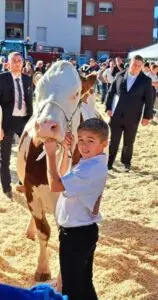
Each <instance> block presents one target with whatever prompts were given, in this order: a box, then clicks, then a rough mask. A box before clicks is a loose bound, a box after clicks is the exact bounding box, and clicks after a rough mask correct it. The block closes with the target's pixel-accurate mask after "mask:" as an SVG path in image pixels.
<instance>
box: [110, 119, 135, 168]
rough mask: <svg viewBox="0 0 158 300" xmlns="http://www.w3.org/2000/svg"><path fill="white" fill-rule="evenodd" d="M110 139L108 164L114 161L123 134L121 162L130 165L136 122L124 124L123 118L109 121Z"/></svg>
mask: <svg viewBox="0 0 158 300" xmlns="http://www.w3.org/2000/svg"><path fill="white" fill-rule="evenodd" d="M109 125H110V129H111V140H110V145H109V161H108V166H109V167H111V166H112V165H113V163H114V161H115V158H116V155H117V151H118V147H119V144H120V140H121V136H122V134H123V148H122V153H121V162H122V163H123V164H125V165H126V164H127V165H131V159H132V155H133V145H134V141H135V137H136V133H137V129H138V124H137V123H136V124H125V123H124V120H123V118H120V120H117V121H116V120H113V119H111V121H110V124H109Z"/></svg>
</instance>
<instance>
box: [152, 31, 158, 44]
mask: <svg viewBox="0 0 158 300" xmlns="http://www.w3.org/2000/svg"><path fill="white" fill-rule="evenodd" d="M153 41H154V43H156V42H158V28H154V29H153Z"/></svg>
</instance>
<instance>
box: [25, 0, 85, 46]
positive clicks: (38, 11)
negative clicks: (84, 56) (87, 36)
mask: <svg viewBox="0 0 158 300" xmlns="http://www.w3.org/2000/svg"><path fill="white" fill-rule="evenodd" d="M25 1H28V0H25ZM72 1H73V0H72ZM67 2H68V1H67V0H58V1H57V0H40V1H39V0H33V1H30V18H29V20H30V24H29V25H30V26H29V32H30V40H31V42H35V41H36V29H37V27H46V28H47V41H46V44H47V45H49V46H61V47H63V48H65V49H66V50H68V51H69V52H80V47H81V17H82V0H78V14H77V18H68V17H67ZM26 27H27V26H26V24H25V28H26ZM25 32H26V30H25ZM25 37H26V36H25Z"/></svg>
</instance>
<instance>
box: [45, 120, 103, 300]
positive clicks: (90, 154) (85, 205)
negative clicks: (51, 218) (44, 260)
mask: <svg viewBox="0 0 158 300" xmlns="http://www.w3.org/2000/svg"><path fill="white" fill-rule="evenodd" d="M54 125H55V124H54ZM56 129H57V128H56ZM108 136H109V128H108V125H107V124H106V123H105V122H104V121H102V120H99V119H97V118H92V119H88V120H86V121H85V122H83V123H81V124H80V126H79V128H78V148H79V151H80V154H81V156H82V158H81V159H80V161H79V163H78V164H77V165H76V166H75V167H74V168H73V169H72V170H71V171H70V172H69V173H67V174H66V175H65V176H62V177H60V176H59V174H58V172H57V168H56V158H55V151H56V142H55V141H46V142H45V151H46V159H47V176H48V182H49V186H50V190H51V191H53V192H63V193H62V194H61V196H60V198H59V200H58V203H57V207H56V221H57V224H58V225H59V241H60V249H59V258H60V269H61V277H62V285H63V288H62V293H63V294H65V295H68V297H69V300H81V299H85V300H97V299H98V297H97V295H96V292H95V289H94V286H93V282H92V277H93V271H92V269H93V257H94V251H95V248H96V243H97V240H98V226H97V223H98V222H100V221H101V215H100V212H99V206H100V200H101V195H102V192H103V189H104V187H105V182H106V178H107V164H106V155H105V154H103V150H104V148H105V147H106V146H107V144H108ZM63 163H64V162H63ZM66 164H68V161H67V162H66ZM65 169H66V168H65Z"/></svg>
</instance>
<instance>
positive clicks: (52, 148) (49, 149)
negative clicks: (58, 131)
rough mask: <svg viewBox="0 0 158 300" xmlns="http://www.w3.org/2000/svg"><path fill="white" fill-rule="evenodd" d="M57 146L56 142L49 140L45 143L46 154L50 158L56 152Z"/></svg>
mask: <svg viewBox="0 0 158 300" xmlns="http://www.w3.org/2000/svg"><path fill="white" fill-rule="evenodd" d="M56 145H57V143H56V140H52V139H47V140H46V141H45V142H44V150H45V151H46V154H47V155H48V156H51V155H52V154H54V153H55V152H56Z"/></svg>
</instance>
